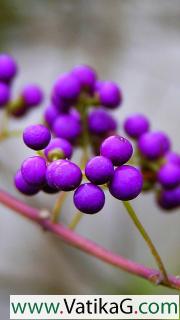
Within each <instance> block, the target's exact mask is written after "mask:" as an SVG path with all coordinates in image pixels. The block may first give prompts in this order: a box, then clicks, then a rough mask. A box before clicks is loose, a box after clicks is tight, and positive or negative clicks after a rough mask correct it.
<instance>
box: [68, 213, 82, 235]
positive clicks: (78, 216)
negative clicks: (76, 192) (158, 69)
mask: <svg viewBox="0 0 180 320" xmlns="http://www.w3.org/2000/svg"><path fill="white" fill-rule="evenodd" d="M83 216H84V215H83V213H81V212H79V211H78V212H76V213H75V214H74V216H73V218H72V221H71V222H70V224H69V226H68V227H69V229H71V230H74V229H75V228H76V227H77V225H78V223H79V222H80V220H81V219H82V217H83Z"/></svg>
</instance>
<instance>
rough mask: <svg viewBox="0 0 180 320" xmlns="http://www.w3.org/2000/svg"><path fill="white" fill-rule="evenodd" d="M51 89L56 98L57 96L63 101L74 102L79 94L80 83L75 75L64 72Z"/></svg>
mask: <svg viewBox="0 0 180 320" xmlns="http://www.w3.org/2000/svg"><path fill="white" fill-rule="evenodd" d="M53 90H54V93H55V95H56V99H58V98H59V99H62V100H63V101H65V102H74V101H76V99H77V98H78V96H79V94H80V91H81V85H80V82H79V80H78V79H77V77H75V76H74V75H73V74H70V73H66V74H63V75H61V76H60V77H59V78H58V80H57V81H56V83H55V86H54V89H53Z"/></svg>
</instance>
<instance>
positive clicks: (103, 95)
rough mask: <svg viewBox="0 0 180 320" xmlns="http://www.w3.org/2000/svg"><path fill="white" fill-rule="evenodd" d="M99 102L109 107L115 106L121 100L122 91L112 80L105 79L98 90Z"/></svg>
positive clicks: (113, 107)
mask: <svg viewBox="0 0 180 320" xmlns="http://www.w3.org/2000/svg"><path fill="white" fill-rule="evenodd" d="M98 96H99V101H100V104H101V105H103V106H104V107H106V108H109V109H115V108H117V107H118V106H119V105H120V103H121V102H122V93H121V91H120V89H119V88H118V86H117V85H116V84H115V83H114V82H112V81H105V82H104V83H103V85H102V86H100V88H99V90H98Z"/></svg>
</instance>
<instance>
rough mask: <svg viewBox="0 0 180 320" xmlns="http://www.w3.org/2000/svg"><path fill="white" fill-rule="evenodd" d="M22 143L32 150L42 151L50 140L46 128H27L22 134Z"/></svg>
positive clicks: (41, 126)
mask: <svg viewBox="0 0 180 320" xmlns="http://www.w3.org/2000/svg"><path fill="white" fill-rule="evenodd" d="M23 140H24V143H25V144H26V145H27V146H28V147H29V148H31V149H33V150H42V149H44V148H45V147H46V146H47V145H48V143H49V141H50V140H51V134H50V131H49V129H48V128H46V127H45V126H43V125H42V124H36V125H31V126H28V127H27V128H26V129H25V130H24V132H23Z"/></svg>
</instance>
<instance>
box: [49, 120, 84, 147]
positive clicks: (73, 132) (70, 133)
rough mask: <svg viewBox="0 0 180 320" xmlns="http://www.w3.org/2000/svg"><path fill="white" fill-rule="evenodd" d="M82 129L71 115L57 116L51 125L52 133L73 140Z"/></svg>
mask: <svg viewBox="0 0 180 320" xmlns="http://www.w3.org/2000/svg"><path fill="white" fill-rule="evenodd" d="M81 130H82V127H81V123H80V122H79V121H77V120H76V119H75V117H74V116H72V115H61V116H59V117H58V118H57V119H56V121H55V122H54V125H53V132H54V134H55V135H56V136H57V137H59V138H63V139H67V140H68V141H71V142H74V141H75V140H76V138H77V137H78V136H79V135H80V133H81Z"/></svg>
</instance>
